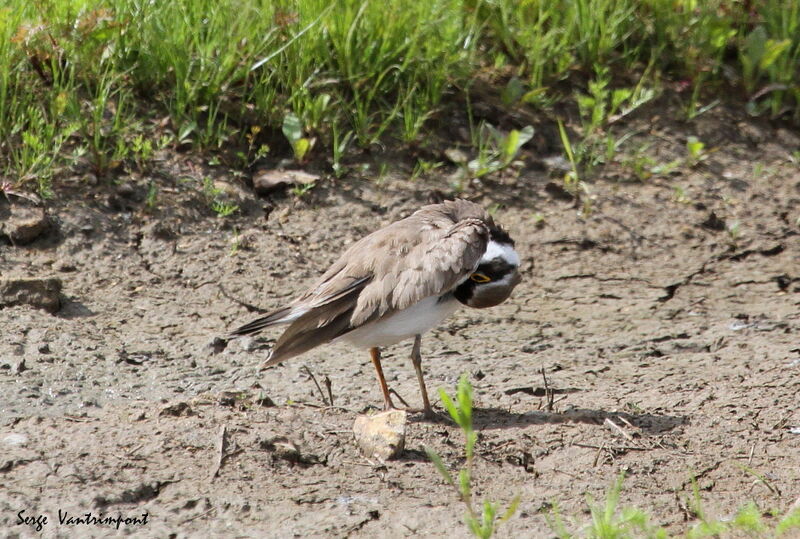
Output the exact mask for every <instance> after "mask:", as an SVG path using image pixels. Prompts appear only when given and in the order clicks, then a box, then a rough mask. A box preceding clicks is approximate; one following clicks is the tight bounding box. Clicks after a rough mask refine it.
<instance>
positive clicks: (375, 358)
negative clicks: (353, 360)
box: [369, 348, 394, 410]
mask: <svg viewBox="0 0 800 539" xmlns="http://www.w3.org/2000/svg"><path fill="white" fill-rule="evenodd" d="M369 355H370V357H372V364H373V365H375V372H376V373H377V374H378V384H380V386H381V392H383V409H384V410H394V404H392V397H391V396H390V395H389V387H388V386H387V385H386V379H385V378H384V377H383V367H381V351H380V349H379V348H370V349H369Z"/></svg>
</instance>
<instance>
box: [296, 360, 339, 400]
mask: <svg viewBox="0 0 800 539" xmlns="http://www.w3.org/2000/svg"><path fill="white" fill-rule="evenodd" d="M302 370H304V371H305V372H306V374H307V375H309V376H310V377H311V380H313V381H314V385H315V386H317V391H319V394H320V396H321V397H322V404H324V405H325V406H332V405H333V402H328V400H327V399H326V398H325V393H323V392H322V388H321V387H320V385H319V382H317V377H316V376H314V373H313V372H311V369H309V368H308V366H307V365H303V368H302Z"/></svg>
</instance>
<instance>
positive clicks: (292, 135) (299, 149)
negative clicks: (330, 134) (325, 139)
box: [282, 112, 316, 163]
mask: <svg viewBox="0 0 800 539" xmlns="http://www.w3.org/2000/svg"><path fill="white" fill-rule="evenodd" d="M282 131H283V134H284V136H285V137H286V139H287V140H288V141H289V144H290V145H291V146H292V152H294V158H295V161H297V162H298V163H302V162H303V161H304V160H305V158H306V156H307V155H308V152H309V151H311V148H312V147H313V146H314V142H315V140H316V139H313V138H308V137H305V136H303V125H302V124H301V123H300V118H298V117H297V116H296V115H295V114H292V113H291V112H290V113H289V114H287V115H286V116H284V118H283V129H282Z"/></svg>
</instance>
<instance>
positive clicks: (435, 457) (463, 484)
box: [425, 374, 519, 539]
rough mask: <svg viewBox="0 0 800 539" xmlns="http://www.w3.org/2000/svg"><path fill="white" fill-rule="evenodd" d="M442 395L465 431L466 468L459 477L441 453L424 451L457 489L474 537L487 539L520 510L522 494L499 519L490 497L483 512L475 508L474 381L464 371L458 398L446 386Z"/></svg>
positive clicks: (459, 381)
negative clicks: (473, 465) (448, 465)
mask: <svg viewBox="0 0 800 539" xmlns="http://www.w3.org/2000/svg"><path fill="white" fill-rule="evenodd" d="M439 397H440V398H441V400H442V404H443V405H444V407H445V409H446V410H447V413H448V414H450V417H452V418H453V421H455V422H456V424H457V425H458V426H459V427H461V430H462V431H463V432H464V439H465V444H464V456H465V457H466V464H465V466H464V468H462V469H461V470H459V472H458V477H457V479H456V478H454V477H453V475H452V474H451V473H450V472H449V471H448V469H447V468H446V467H445V465H444V462H443V461H442V457H440V456H439V454H438V453H436V452H435V451H434V450H433V449H431V448H429V447H426V448H425V452H426V453H427V454H428V458H430V459H431V462H433V465H434V466H435V467H436V469H437V470H438V472H439V474H440V475H441V476H442V477H443V478H444V480H445V481H447V484H449V485H450V486H451V487H453V488H454V489H455V491H456V493H457V494H458V497H459V499H460V500H461V501H462V502H463V503H464V505H465V506H466V508H467V514H466V516H465V517H464V521H465V523H466V524H467V527H468V528H469V531H470V532H471V533H472V535H474V536H475V537H480V538H481V539H488V538H489V537H491V536H492V534H493V533H494V532H495V530H496V529H497V526H498V525H499V524H501V523H503V522H505V521H507V520H508V519H510V518H511V517H512V516H514V513H515V512H516V511H517V506H518V505H519V495H517V496H515V497H514V499H513V500H512V501H511V505H510V506H509V507H508V509H507V510H506V511H505V513H503V516H502V517H500V518H498V516H497V510H498V504H497V503H495V502H490V501H488V500H487V501H484V502H483V506H482V511H481V513H480V515H479V514H478V513H477V512H476V511H475V508H474V505H473V500H472V486H471V483H472V460H473V457H474V453H475V443H476V442H477V441H478V434H477V433H476V432H475V430H474V428H473V426H472V384H470V383H469V378H468V377H467V375H466V374H462V375H461V378H460V379H459V380H458V389H457V390H456V399H455V401H453V399H451V398H450V396H449V395H448V394H447V393H446V392H445V390H444V389H439Z"/></svg>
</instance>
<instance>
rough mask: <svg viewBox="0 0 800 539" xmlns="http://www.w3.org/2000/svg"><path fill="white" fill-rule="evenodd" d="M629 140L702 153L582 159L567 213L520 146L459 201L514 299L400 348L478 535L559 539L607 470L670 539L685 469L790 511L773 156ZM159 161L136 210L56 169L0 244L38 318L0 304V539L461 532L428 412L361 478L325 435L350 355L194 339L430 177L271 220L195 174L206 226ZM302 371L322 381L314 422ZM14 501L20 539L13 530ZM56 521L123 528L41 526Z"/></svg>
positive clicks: (261, 300)
mask: <svg viewBox="0 0 800 539" xmlns="http://www.w3.org/2000/svg"><path fill="white" fill-rule="evenodd" d="M642 127H643V128H644V131H643V134H641V135H639V136H637V137H634V139H632V142H631V143H630V144H629V145H628V147H635V145H636V144H637V142H636V141H637V140H638V141H639V142H640V143H644V142H648V143H649V144H650V147H649V149H647V153H648V154H649V155H650V156H652V157H653V158H654V159H655V160H656V161H658V162H661V163H666V162H669V161H671V160H673V159H676V158H682V157H684V156H685V155H686V149H685V141H686V136H687V135H696V136H698V137H699V138H700V139H701V140H703V141H704V142H705V143H706V147H707V149H708V152H707V154H706V155H705V159H704V160H703V161H702V162H701V163H699V164H698V165H696V166H694V167H688V166H680V167H678V169H677V170H675V171H674V172H672V173H671V174H669V175H668V176H666V177H654V178H649V179H645V180H644V181H638V180H637V179H636V178H635V177H634V176H633V173H632V172H631V167H630V166H624V165H623V164H617V165H610V166H607V167H606V168H605V169H603V173H602V175H599V176H596V177H592V178H586V181H587V185H588V188H589V190H590V195H591V212H590V213H589V214H588V215H581V212H580V208H581V204H580V203H577V204H576V203H575V201H573V200H569V197H568V196H567V195H566V194H565V193H564V192H563V191H561V190H560V189H559V188H558V185H560V178H559V174H562V173H561V172H558V171H552V170H549V169H548V165H546V163H550V166H552V161H543V160H542V158H543V157H546V156H542V155H536V154H535V152H533V151H531V152H530V153H529V154H526V155H525V156H523V157H524V159H523V161H524V165H523V166H522V167H521V169H520V170H519V175H518V176H516V177H515V176H514V175H513V174H505V175H504V176H502V177H499V178H494V179H492V180H486V181H483V182H479V183H476V184H472V185H469V186H468V188H467V189H466V190H465V191H464V193H463V195H462V196H465V197H468V198H470V199H472V200H475V201H477V202H480V203H482V204H484V205H485V206H486V207H490V206H492V205H493V204H499V206H498V207H497V212H496V219H497V220H498V221H499V222H500V223H502V224H503V225H504V226H505V227H506V228H508V229H509V231H510V233H511V235H512V236H513V237H514V238H515V239H516V241H517V247H518V250H519V252H520V255H521V257H522V260H523V265H524V268H523V273H524V281H523V284H521V285H520V286H519V287H518V288H517V290H516V292H515V294H514V295H513V296H512V298H511V299H510V300H509V301H508V302H506V303H505V304H503V305H501V306H499V307H496V308H493V309H490V310H486V311H477V310H469V309H466V308H464V309H462V310H460V311H459V312H458V313H457V314H456V315H455V316H453V317H452V318H451V319H450V320H448V321H447V322H446V323H445V324H444V325H443V326H442V327H441V328H439V329H437V330H434V331H432V332H431V333H430V334H428V335H427V336H425V337H424V338H423V346H422V349H423V350H422V351H423V365H424V368H425V370H426V376H427V381H428V387H429V388H431V389H432V390H434V391H435V389H436V388H439V387H444V388H446V389H447V390H448V391H450V392H452V391H453V390H454V386H455V382H456V380H457V379H458V377H459V375H460V374H461V373H464V372H467V373H469V374H470V379H471V381H472V384H473V386H474V391H475V395H476V408H477V409H476V411H475V422H476V427H477V429H478V430H479V431H480V437H479V441H478V444H477V455H478V457H477V460H476V468H475V471H474V477H475V490H476V498H477V499H478V500H484V499H488V500H494V501H498V502H500V503H501V505H502V506H506V505H507V504H508V503H509V502H510V501H511V499H512V498H513V497H514V496H515V495H517V494H519V495H520V497H521V503H520V506H519V510H518V512H517V514H516V515H515V516H514V517H513V518H512V519H511V520H510V521H509V522H508V523H506V524H505V525H504V527H503V528H501V530H500V533H499V536H502V537H552V536H553V535H554V532H553V531H552V529H551V528H550V526H549V525H548V523H547V520H546V516H547V515H548V513H549V512H550V509H551V508H552V507H553V506H557V507H558V510H559V513H560V514H561V515H562V518H563V519H564V521H565V524H566V526H567V528H568V529H570V530H572V531H574V532H580V530H581V529H583V528H582V527H583V526H585V525H586V523H587V522H588V519H589V516H588V509H587V507H588V505H587V497H589V496H590V497H591V498H593V499H594V500H595V501H596V503H602V501H603V500H605V498H606V494H605V493H606V490H607V489H608V487H609V486H610V485H611V484H612V483H613V482H614V480H615V479H616V478H617V477H618V476H619V474H620V473H621V472H624V473H625V474H626V478H625V481H624V485H623V490H622V495H621V502H620V504H621V506H623V507H629V506H635V507H638V508H641V509H643V510H645V511H646V512H647V513H648V514H650V515H651V517H652V521H653V522H654V523H655V524H658V525H660V526H664V527H666V528H667V529H668V531H669V532H670V533H671V534H682V533H683V532H685V531H686V530H687V529H689V528H690V527H691V526H692V525H693V524H694V523H696V522H697V520H696V513H695V508H694V505H693V501H692V499H693V497H692V478H693V477H694V478H696V481H697V485H698V487H699V492H700V495H701V497H702V502H703V505H702V507H703V509H704V511H705V512H706V514H707V515H708V517H710V518H721V517H726V516H731V515H732V514H733V513H734V512H735V511H736V509H737V508H739V507H741V506H743V505H744V504H745V503H747V502H748V501H754V502H756V503H757V504H758V506H759V508H761V509H762V510H763V511H765V512H766V511H769V510H773V509H776V510H778V511H780V512H781V513H782V512H784V511H786V510H787V509H788V508H789V507H791V506H792V504H795V503H798V500H800V411H798V406H797V405H798V394H799V393H800V339H799V338H798V335H800V226H798V219H799V218H800V166H799V165H798V163H797V160H796V159H797V153H796V152H797V151H798V150H799V149H800V138H799V137H798V136H797V134H795V133H793V132H791V131H790V130H787V129H786V128H776V127H770V126H764V125H758V124H754V123H751V122H749V121H747V120H746V119H744V118H741V117H736V116H733V115H731V114H729V113H728V112H726V111H724V110H716V111H714V112H713V113H707V114H705V115H703V116H701V117H699V118H697V119H696V120H695V121H694V122H692V123H688V124H680V125H677V126H675V125H669V124H667V123H666V122H663V121H659V120H658V119H654V120H653V121H652V123H650V120H649V119H648V123H646V124H643V126H642ZM793 152H794V155H793ZM174 166H175V167H176V168H175V170H176V172H175V175H174V176H173V177H171V178H164V179H162V180H160V181H162V182H165V183H164V184H165V185H166V186H167V187H163V188H162V189H161V191H160V192H159V201H158V205H157V207H156V208H155V209H152V208H151V209H148V208H147V207H146V204H145V202H144V200H145V194H146V192H147V178H142V177H133V176H132V177H131V178H127V179H122V180H121V182H120V183H119V184H117V185H112V186H109V185H106V184H104V183H103V182H100V185H98V186H93V187H91V186H90V187H89V192H90V195H89V196H87V195H86V192H87V187H86V178H76V179H75V181H74V185H72V186H70V185H71V184H70V182H65V184H64V185H62V186H61V187H60V188H59V189H58V190H57V192H58V194H59V196H58V197H57V198H56V199H54V200H51V201H48V202H47V204H46V206H47V208H48V213H49V215H50V216H51V218H52V220H53V223H54V224H53V226H52V228H51V230H50V231H49V232H48V233H47V234H45V235H44V236H43V237H42V238H40V239H39V240H37V241H35V242H34V243H33V244H31V245H27V246H13V245H11V244H10V242H8V241H6V242H3V240H2V239H0V272H1V273H2V277H3V278H15V277H52V276H55V277H58V278H60V279H61V281H62V282H63V290H62V292H61V298H62V307H61V309H60V310H59V311H58V312H57V313H55V314H48V313H47V312H46V311H44V310H40V309H34V308H32V307H29V306H13V307H6V308H3V309H0V328H2V332H1V334H0V529H2V530H3V533H2V535H3V536H4V537H38V536H43V537H78V536H80V537H94V536H97V537H100V536H115V535H130V536H136V537H292V536H294V537H407V536H415V535H419V536H432V537H461V536H467V529H466V527H465V526H464V524H463V520H462V519H463V514H464V509H463V506H462V505H461V504H460V502H459V501H458V499H457V498H456V496H455V494H454V493H453V491H452V490H451V489H450V488H449V487H448V486H447V485H446V484H445V483H444V482H443V481H442V479H441V478H440V477H439V476H438V474H437V472H436V470H435V468H434V467H433V466H432V465H431V463H430V462H429V461H428V459H427V457H426V455H425V452H424V449H423V448H424V447H425V446H428V447H431V448H433V449H435V450H436V451H437V452H439V454H441V455H442V457H443V458H444V461H445V463H446V464H447V465H448V466H450V467H451V468H452V469H457V468H458V467H459V466H461V465H462V464H463V458H462V456H463V440H462V436H461V433H460V431H459V430H458V429H457V428H456V427H455V425H453V424H452V422H450V421H449V420H448V419H446V418H445V416H444V413H443V412H441V407H440V406H439V411H440V414H439V415H440V418H439V420H436V421H426V420H424V419H423V418H422V417H421V415H413V416H411V423H410V426H409V433H408V438H407V442H406V451H405V453H404V455H403V456H402V458H401V459H400V460H397V461H391V462H387V463H385V464H380V463H375V462H370V461H368V460H366V459H365V458H363V457H362V456H361V455H360V454H359V451H358V449H357V447H356V445H355V443H354V441H353V435H352V430H351V429H352V424H353V421H354V419H355V418H356V416H357V415H358V414H360V413H363V412H365V411H367V410H369V409H370V408H373V407H375V406H377V405H379V404H380V403H381V398H380V392H379V389H378V386H377V384H376V382H375V380H374V373H373V370H372V366H371V363H370V360H369V356H368V354H366V353H365V352H362V351H358V350H353V349H349V348H348V347H347V346H346V345H336V346H328V347H323V348H319V349H316V350H313V351H312V352H309V353H307V354H306V355H304V356H301V357H299V358H295V359H293V360H290V361H288V362H287V363H285V364H283V365H280V366H278V367H276V368H271V369H268V370H264V371H262V370H259V366H260V364H261V362H262V361H263V359H264V357H265V355H266V353H267V350H268V349H269V345H270V342H271V340H272V339H274V338H276V337H277V335H278V334H279V332H278V331H272V332H269V333H267V334H266V335H265V336H264V338H261V339H241V340H237V341H232V342H231V343H230V344H229V345H228V346H227V347H223V346H220V345H219V341H215V340H214V339H215V337H217V336H220V335H224V334H225V333H226V332H227V331H228V330H230V329H232V328H233V327H235V326H237V325H239V324H241V323H244V322H247V321H249V320H250V319H251V318H253V317H255V316H257V313H255V312H251V310H252V309H248V308H247V307H246V305H248V304H249V305H251V306H252V305H255V306H258V307H260V308H264V309H268V308H274V307H277V306H279V305H281V304H282V303H284V302H286V301H287V300H288V299H289V298H291V297H292V296H293V295H295V294H297V293H298V292H300V291H302V290H303V288H304V287H305V286H307V285H308V284H310V282H311V281H312V280H313V279H314V277H315V276H317V275H318V274H319V273H320V272H322V271H323V270H324V269H325V268H326V267H327V266H328V264H330V263H331V262H332V261H333V260H334V259H335V258H336V256H337V254H338V253H339V252H341V251H342V249H343V247H344V246H345V245H347V244H348V243H350V242H352V241H354V240H356V239H358V238H360V237H361V236H363V235H365V234H367V233H369V232H370V231H372V230H374V229H377V228H378V227H380V226H382V225H385V224H387V223H389V222H391V221H393V220H395V219H398V218H401V217H403V216H406V215H408V214H409V213H410V212H412V211H414V210H415V209H417V208H418V207H419V206H421V205H423V204H425V203H428V202H430V201H431V200H436V199H437V198H439V197H441V196H442V194H444V195H449V194H451V193H452V191H451V190H450V188H449V187H448V185H447V181H446V180H444V179H442V177H443V176H444V175H446V174H447V173H449V172H448V171H446V170H442V171H437V172H436V173H434V174H431V175H430V177H428V178H421V179H416V180H410V179H408V174H401V173H398V174H394V175H393V176H392V175H390V176H389V177H388V178H385V179H383V181H381V182H376V181H369V180H365V179H361V180H358V179H345V180H342V181H339V182H331V181H324V182H320V183H319V185H317V186H316V187H315V188H314V189H313V190H311V191H310V192H309V193H306V194H305V195H303V196H302V197H297V196H293V195H291V194H285V195H283V196H275V197H273V198H272V199H270V198H259V197H257V196H256V195H255V194H253V193H252V191H251V190H249V189H248V188H247V187H246V186H244V185H242V184H241V183H240V182H239V181H237V180H234V179H232V178H228V177H226V176H224V175H223V176H220V177H219V178H218V180H219V181H220V182H223V183H226V184H227V185H228V187H225V186H223V187H225V189H226V193H227V195H226V196H230V197H233V198H234V199H236V200H237V202H238V203H239V204H240V206H241V207H242V212H241V213H240V214H239V215H238V216H235V217H233V218H224V219H222V218H217V217H215V216H214V214H213V213H212V212H210V210H209V209H208V204H207V202H206V201H204V200H203V199H202V196H200V195H199V194H198V192H197V190H196V189H189V188H188V187H186V183H185V182H183V181H180V180H179V178H180V177H182V175H183V176H186V177H192V175H193V174H196V173H197V169H198V167H197V165H196V164H195V163H193V162H192V161H191V159H190V158H187V157H180V159H176V160H175V165H174ZM556 168H557V167H556ZM440 172H441V174H440ZM170 182H171V183H170ZM220 185H221V184H220ZM170 186H171V187H170ZM10 198H11V201H12V202H13V203H15V204H22V203H23V202H24V201H18V200H17V199H15V198H14V197H10ZM584 200H586V197H584ZM2 204H5V205H6V206H7V205H8V204H9V202H8V201H6V200H4V199H3V197H0V205H2ZM410 345H411V343H406V344H403V345H398V346H395V347H392V348H390V349H389V350H387V352H386V356H385V357H386V359H385V361H384V369H385V371H386V373H387V378H388V381H389V383H390V385H391V386H392V387H393V388H394V389H395V390H396V391H397V392H398V393H399V394H400V395H402V396H403V397H404V398H405V399H406V400H407V401H409V403H410V404H411V405H412V406H419V405H420V402H419V400H420V398H419V393H418V390H417V385H416V384H417V382H416V378H415V377H414V371H413V368H412V366H411V363H410V361H409V360H408V354H409V352H410ZM306 368H307V369H309V370H310V371H311V372H312V373H313V374H314V377H315V378H316V379H317V380H318V381H320V383H321V381H322V380H323V379H324V378H325V377H326V376H327V377H329V379H330V380H331V382H332V393H333V396H334V399H335V402H334V404H335V406H334V407H327V406H325V405H324V403H323V400H322V397H321V396H320V393H319V391H318V390H317V388H316V386H315V385H314V382H313V381H312V380H311V377H310V376H309V374H308V371H307V370H306ZM543 373H544V376H546V380H547V385H548V388H550V389H552V390H553V393H552V394H551V395H550V397H549V398H548V396H545V395H544V394H545V393H546V392H545V391H544V388H545V381H544V380H545V378H544V376H543ZM436 400H437V402H438V398H437V399H436ZM223 429H224V431H225V436H224V438H225V440H226V444H225V448H224V453H225V455H226V456H225V458H224V459H223V461H222V462H221V463H220V454H221V453H220V447H219V446H220V443H221V439H222V437H223V435H222V430H223ZM220 464H221V465H220ZM21 510H25V512H24V513H22V517H23V518H24V517H32V518H31V520H29V522H33V520H34V518H35V517H37V516H38V515H44V516H46V517H47V518H48V522H47V523H46V524H43V526H42V530H41V531H36V526H35V524H26V523H22V524H20V523H19V520H20V517H19V515H20V511H21ZM59 511H61V513H62V516H63V514H64V513H65V512H67V513H68V514H69V516H80V515H83V514H85V513H87V512H92V514H93V515H95V516H117V515H121V516H122V517H123V518H132V517H140V518H141V517H142V515H143V514H144V513H146V514H147V521H146V523H144V524H142V523H134V522H130V523H129V524H125V523H124V522H123V524H122V525H120V527H119V530H118V531H115V528H114V525H107V526H93V525H85V524H84V525H81V524H75V525H72V526H70V525H67V524H60V523H59ZM40 522H41V519H40Z"/></svg>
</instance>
